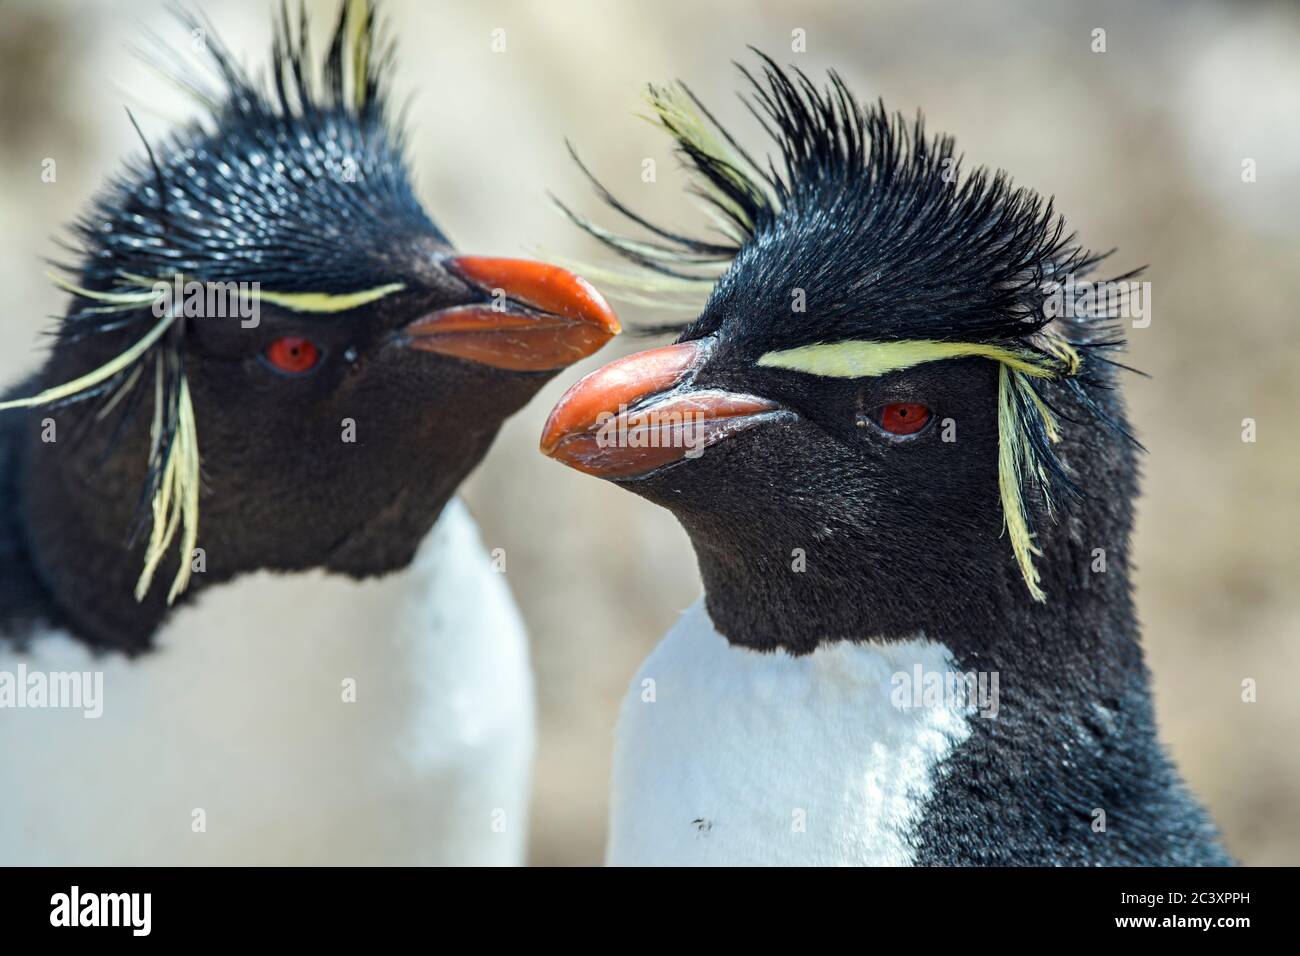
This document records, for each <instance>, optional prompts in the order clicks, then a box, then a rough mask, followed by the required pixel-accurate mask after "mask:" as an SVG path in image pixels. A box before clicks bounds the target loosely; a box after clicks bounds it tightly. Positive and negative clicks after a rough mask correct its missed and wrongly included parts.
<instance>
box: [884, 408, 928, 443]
mask: <svg viewBox="0 0 1300 956" xmlns="http://www.w3.org/2000/svg"><path fill="white" fill-rule="evenodd" d="M929 420H930V409H928V408H926V407H925V406H924V405H921V404H919V403H918V402H894V403H893V404H892V405H886V406H885V407H884V408H882V409H881V410H880V427H881V428H883V429H884V430H885V431H887V432H889V434H891V435H914V434H916V433H917V432H919V431H920V430H921V429H922V428H924V427H925V423H926V422H928V421H929Z"/></svg>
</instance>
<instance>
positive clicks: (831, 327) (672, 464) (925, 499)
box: [544, 54, 1133, 650]
mask: <svg viewBox="0 0 1300 956" xmlns="http://www.w3.org/2000/svg"><path fill="white" fill-rule="evenodd" d="M760 57H761V62H762V72H761V76H759V77H755V76H753V75H752V74H751V73H749V72H748V71H747V70H745V69H744V68H743V67H742V68H741V69H742V72H743V73H744V75H745V77H746V79H747V81H748V83H749V85H750V97H749V98H748V99H746V100H745V101H746V103H747V105H748V106H749V107H750V110H751V112H752V113H753V114H754V115H755V117H756V118H757V119H758V121H759V122H760V124H761V125H762V127H763V128H764V130H765V131H766V133H767V134H768V136H769V137H770V139H771V140H772V142H773V144H774V146H775V152H774V154H773V155H772V156H771V157H769V158H766V159H762V160H760V159H755V158H754V156H753V155H751V153H749V152H748V151H747V150H746V149H745V148H744V147H743V146H741V145H740V143H739V142H738V140H737V139H736V138H735V137H733V136H732V134H730V133H729V132H727V131H726V130H724V129H722V128H721V127H720V126H719V125H718V124H717V123H716V121H714V120H713V118H712V116H711V115H710V114H709V112H708V110H707V108H705V107H704V106H703V105H702V104H701V103H700V102H699V101H698V100H697V99H696V98H695V97H694V95H693V94H692V93H690V91H689V90H687V89H686V88H685V87H684V86H680V85H678V86H676V87H670V88H661V87H651V88H650V103H651V106H652V108H653V109H654V112H655V114H656V116H657V117H658V120H659V122H660V123H661V125H662V126H663V127H664V128H665V129H666V130H667V131H668V132H669V134H670V135H671V136H672V137H673V139H674V140H675V142H676V145H677V148H678V151H679V153H680V154H681V155H682V157H683V158H684V160H685V164H686V166H687V168H688V169H689V170H690V172H691V173H692V174H693V175H694V182H695V186H694V191H695V192H696V194H697V195H698V196H699V197H700V198H701V199H702V200H703V201H704V203H705V204H706V206H707V207H708V210H709V211H710V212H711V214H712V218H713V221H714V225H715V234H714V235H712V236H710V237H707V238H695V237H691V236H688V235H685V234H682V233H679V232H675V231H671V230H668V229H664V228H662V227H659V226H657V225H655V224H654V223H651V222H649V221H648V220H646V219H644V218H642V217H641V216H639V215H638V214H637V213H635V212H633V211H632V210H631V209H629V208H628V207H627V206H626V205H624V204H623V203H621V202H620V201H619V200H617V199H616V198H615V197H613V196H611V195H610V194H609V193H608V192H607V191H606V190H604V189H603V188H602V187H600V186H599V184H598V183H597V184H596V185H597V189H598V191H599V192H600V194H601V195H602V196H603V197H604V198H605V199H606V200H607V201H608V202H609V203H610V204H611V205H613V207H614V208H615V209H616V210H617V211H618V212H620V213H621V214H622V215H624V216H625V217H627V218H629V219H630V220H632V221H633V222H634V223H636V224H638V225H639V226H641V227H642V228H643V229H644V230H646V231H647V232H648V235H647V236H646V237H643V238H628V237H625V236H621V235H619V234H616V233H614V232H612V231H610V230H608V229H605V228H603V227H601V226H599V225H597V224H595V223H593V222H591V221H590V220H588V219H585V218H583V217H581V216H578V215H576V214H574V213H572V212H569V211H568V210H567V209H566V210H565V211H566V212H569V215H570V216H571V217H572V218H573V219H574V220H575V221H576V222H577V223H578V225H580V226H581V227H582V228H584V229H585V230H586V231H587V232H589V233H590V234H591V235H593V236H594V237H595V238H597V239H598V240H599V241H601V242H602V243H603V244H604V245H605V246H607V247H608V248H610V249H612V250H614V251H615V252H617V253H618V254H619V255H620V256H622V257H623V258H624V259H626V260H629V261H630V262H632V263H633V265H634V266H635V267H636V268H635V271H634V272H633V273H632V274H630V275H629V274H627V273H624V274H623V275H622V276H609V279H610V282H611V286H612V287H614V288H616V289H617V288H618V287H619V286H620V284H621V286H622V287H623V288H625V289H628V290H630V292H631V294H632V295H633V296H634V297H636V298H637V299H638V300H639V301H642V302H646V301H653V300H654V299H655V298H656V297H659V298H661V299H662V300H663V301H664V302H665V303H667V304H670V305H671V304H677V303H680V302H682V301H683V300H684V299H686V298H688V297H689V296H691V295H692V294H695V295H697V296H698V295H700V294H703V296H704V297H705V299H706V300H705V302H704V304H703V306H702V308H700V309H699V311H698V314H697V315H696V317H695V318H694V319H693V320H692V321H690V322H689V323H687V324H686V325H684V326H678V327H677V328H676V331H677V333H678V339H677V342H678V344H677V345H675V346H672V347H670V348H669V349H667V350H665V351H664V352H663V353H659V354H657V355H656V353H646V354H647V355H650V356H653V358H652V359H651V360H650V361H648V362H646V363H643V366H644V369H645V370H647V371H646V377H645V382H646V383H653V384H654V385H655V386H656V387H655V388H649V384H647V388H645V389H642V390H640V391H638V390H637V389H635V388H634V389H632V390H631V391H632V393H634V394H627V395H625V397H627V398H630V399H631V401H627V402H621V403H620V402H611V403H607V404H608V405H609V410H610V411H611V412H614V411H616V410H617V406H618V405H619V404H626V405H627V406H629V411H628V413H627V415H625V416H624V418H625V419H626V420H628V421H632V420H635V419H637V417H638V415H640V416H641V418H642V420H643V421H642V424H643V431H645V430H648V431H650V432H651V433H657V432H659V431H660V430H661V427H670V426H659V425H656V424H653V423H651V424H645V422H648V421H650V420H651V419H652V418H653V417H654V415H655V414H659V415H664V414H675V415H677V416H678V417H679V419H682V420H684V421H685V422H686V425H684V426H683V427H682V428H681V429H679V430H678V431H677V432H675V433H674V435H675V436H676V437H677V438H678V439H680V441H681V443H683V444H688V443H689V442H690V440H691V436H692V432H691V431H690V422H691V416H697V418H698V420H697V421H696V425H697V430H696V433H695V437H696V438H697V439H699V444H700V445H702V446H703V447H702V448H700V449H698V450H699V451H701V452H702V453H700V454H698V455H691V456H685V457H683V456H681V455H678V456H676V457H675V458H674V457H673V456H671V455H658V456H650V457H649V458H647V457H646V456H645V454H644V453H638V455H636V456H631V457H635V458H636V459H637V461H636V462H635V463H634V462H632V461H631V460H630V457H629V456H623V457H622V459H621V460H616V459H619V455H618V454H617V453H610V454H609V455H608V456H607V457H602V455H603V454H604V449H603V448H599V447H596V450H595V451H593V447H595V446H597V445H598V441H597V439H596V438H594V437H593V438H592V439H591V441H590V442H589V443H586V444H584V441H586V439H583V438H581V436H580V435H579V434H578V433H577V432H574V431H573V430H572V429H570V430H569V432H567V433H566V431H565V425H564V420H565V418H566V414H565V413H564V412H563V411H562V410H563V407H564V403H562V406H561V407H560V408H557V414H558V418H557V419H555V420H553V421H557V422H559V424H558V425H556V426H555V427H553V428H552V429H550V430H549V431H548V438H547V440H546V442H544V445H548V446H549V451H550V453H552V454H555V455H556V456H557V457H561V458H562V459H564V460H567V461H570V463H572V464H575V465H577V466H578V467H581V468H583V469H584V470H588V471H591V472H593V473H596V474H605V475H606V476H607V477H613V478H615V479H616V480H620V481H622V482H624V483H625V485H626V487H628V488H629V489H631V490H635V491H637V492H638V493H640V494H643V495H646V496H647V497H650V498H652V499H653V500H656V501H658V502H660V503H662V504H665V505H666V506H667V507H669V508H671V509H672V510H673V511H674V512H675V513H676V514H677V515H678V517H679V518H680V519H681V520H682V521H683V523H684V524H685V525H686V527H687V530H688V531H690V532H691V534H692V539H693V541H694V542H695V545H696V550H697V553H699V555H700V558H701V567H702V569H703V570H704V575H705V583H706V586H708V593H709V596H710V610H711V611H713V612H714V618H715V621H716V620H718V619H719V618H720V617H721V618H724V619H726V618H730V619H732V620H733V621H736V620H740V619H742V618H743V619H744V620H745V622H746V623H745V624H744V625H737V626H736V627H735V630H736V631H741V632H743V631H744V630H747V629H748V630H749V631H750V632H751V636H752V635H753V634H754V633H758V634H762V635H764V636H759V637H754V638H753V642H754V643H758V644H761V645H763V646H769V647H770V646H784V647H788V648H793V649H801V650H806V649H809V647H811V646H815V644H816V643H817V642H818V640H820V639H825V638H827V637H831V636H836V637H839V636H843V637H852V636H856V637H858V638H864V637H870V636H877V635H880V634H884V635H886V636H899V635H910V634H914V633H915V632H916V630H917V629H918V628H923V627H926V626H933V625H935V624H936V622H938V621H939V620H945V621H947V622H949V623H951V620H952V619H954V618H960V616H961V614H962V613H963V612H970V611H971V610H973V609H982V610H983V612H984V613H986V614H987V615H992V611H991V608H993V607H995V606H1005V605H1007V604H1008V603H1012V604H1014V603H1018V602H1022V601H1029V602H1031V603H1041V602H1043V601H1045V600H1048V599H1049V595H1050V592H1051V591H1052V589H1053V588H1055V589H1056V590H1057V592H1058V593H1059V592H1060V591H1062V590H1064V589H1066V588H1068V587H1072V586H1073V582H1074V579H1075V577H1076V576H1075V574H1074V570H1075V569H1072V568H1069V567H1061V566H1058V565H1057V564H1056V562H1060V561H1071V560H1074V558H1075V556H1074V555H1071V554H1069V553H1067V552H1068V551H1069V550H1070V549H1069V548H1068V547H1066V546H1064V545H1062V546H1061V547H1059V548H1057V551H1056V553H1055V554H1051V551H1050V546H1051V545H1052V544H1053V543H1058V544H1059V543H1060V542H1062V541H1064V540H1066V539H1068V538H1069V537H1070V534H1071V529H1073V531H1074V532H1077V531H1078V529H1079V527H1081V526H1086V525H1087V524H1088V520H1089V519H1088V515H1089V514H1090V513H1092V512H1094V511H1097V510H1101V511H1105V510H1107V509H1108V508H1109V507H1110V505H1108V504H1086V503H1083V502H1086V501H1087V500H1088V498H1089V496H1093V495H1096V496H1100V497H1103V498H1105V497H1108V496H1114V495H1118V496H1121V497H1122V498H1123V499H1124V501H1125V502H1127V499H1128V497H1131V493H1132V491H1133V487H1132V486H1133V482H1132V471H1133V468H1132V462H1131V453H1130V450H1129V449H1128V447H1127V446H1128V444H1129V442H1130V439H1129V437H1128V433H1127V430H1126V427H1125V425H1124V423H1123V415H1122V409H1121V408H1120V405H1119V402H1118V397H1117V395H1116V394H1115V392H1114V384H1115V383H1114V376H1113V370H1114V364H1113V359H1112V358H1111V355H1112V353H1113V352H1114V351H1116V350H1118V349H1120V348H1122V346H1123V339H1122V335H1121V334H1120V330H1119V328H1118V325H1117V323H1116V322H1114V321H1113V319H1114V312H1115V311H1116V309H1115V306H1116V305H1118V303H1115V302H1112V301H1109V300H1105V301H1102V302H1100V303H1099V302H1097V301H1095V300H1094V301H1092V302H1090V303H1088V307H1086V308H1076V307H1072V308H1069V309H1057V308H1056V307H1055V304H1056V301H1057V298H1059V287H1060V286H1061V285H1062V284H1063V283H1066V282H1070V283H1073V282H1075V281H1076V280H1081V279H1083V277H1084V276H1086V275H1088V274H1089V273H1090V272H1091V271H1092V270H1093V269H1094V267H1095V266H1096V265H1097V263H1098V262H1099V261H1100V260H1101V259H1102V258H1103V256H1100V255H1096V254H1093V253H1090V252H1088V251H1086V250H1084V249H1082V248H1081V247H1080V246H1079V245H1078V244H1077V243H1076V242H1075V240H1074V237H1073V236H1072V235H1071V234H1069V233H1068V232H1067V231H1066V228H1065V225H1064V222H1063V220H1062V219H1061V218H1060V217H1059V216H1057V215H1056V214H1055V212H1054V211H1053V208H1052V204H1051V203H1050V202H1047V201H1044V200H1043V199H1041V198H1040V197H1038V196H1037V195H1035V194H1034V193H1032V192H1030V191H1029V190H1026V189H1023V188H1016V187H1014V186H1013V185H1012V184H1011V182H1010V180H1009V179H1008V177H1007V176H1006V175H1005V174H1003V173H996V174H990V173H988V172H987V171H985V170H982V169H981V170H976V171H974V172H973V173H970V174H966V173H964V172H963V171H962V169H961V163H960V158H959V157H958V156H957V154H956V153H955V149H954V144H953V141H952V140H951V138H949V137H946V136H930V135H928V134H927V133H926V131H925V128H924V124H923V121H922V120H921V118H920V117H919V116H918V117H917V118H916V119H915V120H913V121H907V120H905V119H904V118H903V117H902V116H900V115H894V114H890V113H889V112H887V111H886V109H885V107H884V105H883V104H880V103H877V104H873V105H866V106H864V105H862V104H861V103H859V102H858V101H857V100H856V99H855V98H854V97H853V95H852V94H851V93H850V92H849V91H848V89H847V88H846V86H845V84H844V83H843V81H842V80H841V79H840V78H839V77H838V76H837V75H835V74H834V73H832V74H831V75H830V81H829V84H828V85H827V86H826V87H824V88H819V87H818V86H817V85H816V84H814V83H813V82H812V81H811V80H810V79H809V78H808V77H807V76H805V75H804V74H803V73H802V72H800V71H798V70H790V71H785V70H782V69H781V68H779V67H778V66H777V65H776V64H775V63H773V62H772V61H771V60H770V59H768V58H766V57H762V55H761V54H760ZM742 99H743V98H742ZM593 182H595V180H594V178H593ZM1129 278H1131V275H1130V276H1122V277H1120V278H1119V279H1117V280H1111V281H1112V282H1116V283H1118V282H1123V281H1125V280H1127V279H1129ZM1072 306H1073V303H1072ZM665 370H666V371H665ZM600 375H601V373H600V372H597V373H594V374H593V377H592V379H593V381H595V382H598V383H602V384H601V385H600V386H599V387H605V385H604V384H603V383H605V382H606V381H613V379H612V378H610V379H608V380H607V379H601V378H599V376H600ZM636 375H637V371H636V370H635V369H634V368H633V366H632V365H625V366H621V371H620V376H621V379H622V380H623V381H628V380H630V379H635V378H636ZM582 388H583V386H582V385H579V386H577V387H576V388H575V392H576V391H579V390H581V389H582ZM623 390H624V392H625V393H626V392H627V391H628V390H627V389H626V388H624V389H623ZM589 391H590V390H589ZM719 396H722V397H719ZM750 399H755V400H754V401H750ZM568 404H569V408H570V409H574V408H578V407H587V406H590V407H594V405H592V400H591V398H590V397H589V399H588V400H587V401H586V402H585V404H584V402H581V401H579V402H576V403H574V402H569V403H568ZM567 414H568V416H569V417H571V418H572V424H573V425H574V427H580V425H581V423H580V422H579V418H580V416H577V415H576V414H574V413H573V412H569V413H567ZM628 415H630V416H631V418H630V419H628V417H627V416H628ZM671 427H675V426H671ZM633 431H635V429H633ZM593 434H594V433H593ZM701 436H704V437H701ZM659 437H660V438H661V439H663V440H664V441H669V440H672V439H673V435H668V434H667V433H662V434H660V436H659ZM723 438H725V440H723ZM565 447H567V448H569V449H570V451H569V452H565V451H564V448H565ZM647 462H650V463H651V464H652V465H654V467H645V466H646V463H647ZM1117 463H1118V464H1117ZM1116 467H1118V469H1119V470H1120V471H1121V472H1122V473H1123V474H1125V475H1127V476H1128V477H1127V478H1126V479H1125V480H1123V481H1115V480H1113V479H1114V471H1115V469H1116ZM1081 503H1083V504H1081ZM1124 507H1127V503H1126V504H1125V505H1124ZM1112 530H1113V531H1114V532H1115V534H1118V533H1119V532H1118V529H1112ZM1098 533H1100V532H1098ZM1125 533H1126V529H1125ZM1108 537H1114V535H1108ZM1074 540H1075V541H1076V545H1077V544H1078V543H1079V542H1078V538H1077V537H1076V538H1075V539H1074ZM1111 543H1112V544H1116V543H1117V542H1113V541H1112V542H1111ZM1044 555H1047V557H1043V556H1044ZM1038 558H1043V561H1041V562H1036V560H1035V559H1038ZM1040 563H1041V564H1043V565H1048V564H1050V565H1051V567H1050V568H1048V569H1047V570H1046V572H1044V570H1043V569H1042V568H1040V567H1039V564H1040ZM804 564H806V566H807V570H806V571H805V570H802V569H801V567H800V566H801V565H804ZM1085 570H1086V569H1085ZM1044 573H1045V574H1046V580H1044V578H1043V575H1044ZM723 595H731V597H729V598H728V597H724V596H723ZM741 595H743V596H741ZM764 595H774V597H773V598H772V600H771V601H768V600H767V599H766V598H765V597H764ZM723 601H730V602H731V604H732V609H731V610H730V611H726V612H722V611H719V608H718V605H719V604H721V602H723ZM746 602H748V603H749V604H750V605H751V607H749V608H739V607H738V605H741V604H743V603H746ZM773 603H776V604H785V605H788V606H786V607H784V608H776V607H773V606H772V605H773ZM796 608H802V611H803V613H805V614H808V613H809V612H810V609H817V611H818V612H819V615H820V616H818V615H814V616H813V617H809V618H806V619H805V623H806V625H807V627H806V628H805V629H804V630H803V631H802V632H801V631H800V629H799V628H798V627H796V626H787V625H783V626H781V627H777V626H775V625H773V624H771V623H770V622H771V621H775V620H784V621H787V622H788V621H789V620H790V619H791V617H792V616H795V617H797V613H796ZM821 611H825V612H826V613H825V614H824V615H822V614H820V612H821ZM841 611H842V612H843V613H840V612H841ZM819 628H822V629H825V630H823V632H822V633H821V634H818V633H817V631H818V629H819ZM826 630H829V631H831V632H833V633H829V634H828V633H826ZM724 633H729V632H727V631H724Z"/></svg>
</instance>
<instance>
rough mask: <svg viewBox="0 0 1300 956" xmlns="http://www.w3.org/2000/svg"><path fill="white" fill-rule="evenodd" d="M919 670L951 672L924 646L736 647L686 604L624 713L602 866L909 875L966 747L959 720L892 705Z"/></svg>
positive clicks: (937, 649) (939, 649)
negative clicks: (936, 801)
mask: <svg viewBox="0 0 1300 956" xmlns="http://www.w3.org/2000/svg"><path fill="white" fill-rule="evenodd" d="M918 664H919V665H920V666H921V667H922V669H923V670H924V671H925V672H927V673H945V672H951V671H952V669H953V665H952V657H951V654H950V652H949V651H948V649H947V648H945V647H944V646H943V645H941V644H935V643H932V642H930V641H926V640H914V641H905V642H897V643H888V644H886V643H879V644H874V643H866V644H836V645H832V646H828V647H825V648H821V649H819V650H817V651H816V652H815V653H813V654H810V655H807V656H805V657H791V656H790V655H788V654H785V653H776V654H760V653H757V652H754V651H748V650H744V649H741V648H737V647H734V646H732V645H730V644H728V643H727V641H726V640H725V638H723V637H722V636H721V635H719V634H718V633H717V632H716V631H715V630H714V628H713V626H712V623H711V622H710V621H709V617H708V614H707V613H706V611H705V609H704V605H703V601H700V602H698V603H696V604H695V606H693V607H692V608H691V609H690V610H688V611H687V612H686V613H685V614H683V615H682V618H681V619H680V620H679V621H678V623H677V624H676V626H674V627H673V629H672V630H671V631H670V632H669V633H668V635H667V637H665V638H664V640H663V642H662V643H660V645H659V646H658V647H657V648H656V649H655V651H654V653H653V654H651V655H650V657H649V658H648V659H647V660H646V662H645V664H644V665H642V667H641V670H640V671H639V673H638V674H637V676H636V677H635V678H634V680H633V681H632V686H631V688H630V689H629V691H628V694H627V697H626V698H625V700H624V702H623V707H622V713H621V715H620V718H619V724H618V733H617V742H616V749H615V756H614V772H613V788H612V794H611V810H610V814H611V817H610V842H609V848H608V853H607V859H608V862H609V863H611V864H613V865H744V864H750V865H814V866H815V865H823V866H824V865H836V864H840V865H853V864H861V865H875V866H889V865H893V866H899V865H907V864H910V863H911V862H912V861H913V858H914V850H913V846H912V842H911V837H912V834H913V833H914V831H915V828H916V824H917V823H918V821H919V819H920V816H921V813H922V810H923V807H924V805H925V801H926V799H927V798H928V797H929V795H930V793H931V792H932V789H933V786H934V778H935V769H936V767H937V765H938V764H939V762H940V761H941V760H943V758H944V757H945V756H947V755H948V754H949V753H951V752H952V750H953V748H955V747H956V746H958V745H959V744H960V743H961V742H962V741H963V740H965V739H966V737H967V736H969V734H970V725H969V719H968V713H969V711H968V710H966V709H965V708H959V707H957V706H949V705H948V704H947V703H943V702H941V703H939V704H938V705H935V706H916V707H905V708H900V707H896V706H894V703H893V701H892V692H893V691H894V689H895V687H896V683H895V681H896V675H899V674H904V673H906V674H911V673H914V672H915V667H916V665H918Z"/></svg>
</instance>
